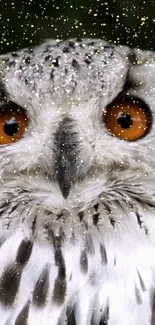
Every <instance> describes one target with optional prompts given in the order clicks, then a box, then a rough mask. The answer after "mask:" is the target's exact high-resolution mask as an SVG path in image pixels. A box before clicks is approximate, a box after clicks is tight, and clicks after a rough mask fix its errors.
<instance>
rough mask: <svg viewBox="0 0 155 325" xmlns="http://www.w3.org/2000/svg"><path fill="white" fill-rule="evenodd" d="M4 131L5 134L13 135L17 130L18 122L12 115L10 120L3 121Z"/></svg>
mask: <svg viewBox="0 0 155 325" xmlns="http://www.w3.org/2000/svg"><path fill="white" fill-rule="evenodd" d="M3 128H4V132H5V133H6V134H7V135H10V136H12V135H15V134H16V133H17V132H18V130H19V124H18V122H17V121H16V119H15V118H14V117H12V118H11V119H10V120H7V121H5V124H4V127H3Z"/></svg>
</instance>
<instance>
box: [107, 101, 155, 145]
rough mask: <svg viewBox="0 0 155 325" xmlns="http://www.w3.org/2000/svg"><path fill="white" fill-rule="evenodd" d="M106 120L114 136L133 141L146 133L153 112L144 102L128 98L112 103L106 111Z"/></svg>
mask: <svg viewBox="0 0 155 325" xmlns="http://www.w3.org/2000/svg"><path fill="white" fill-rule="evenodd" d="M104 122H105V125H106V127H107V129H108V130H109V131H110V132H111V133H112V135H113V136H116V137H118V138H120V139H123V140H128V141H133V140H138V139H140V138H142V137H144V136H145V135H146V133H147V132H148V130H149V128H150V125H151V114H150V112H149V110H148V108H147V107H145V105H144V103H143V104H142V103H140V102H139V101H136V100H128V99H127V100H123V101H117V102H115V103H113V104H112V105H110V106H109V107H108V108H107V110H106V111H105V112H104Z"/></svg>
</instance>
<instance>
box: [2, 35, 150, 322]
mask: <svg viewBox="0 0 155 325" xmlns="http://www.w3.org/2000/svg"><path fill="white" fill-rule="evenodd" d="M154 76H155V54H154V53H153V52H149V51H141V50H139V49H130V48H128V47H125V46H114V45H109V44H108V43H106V42H105V41H103V40H94V39H83V40H80V39H77V40H76V39H73V40H66V41H54V40H48V41H46V42H45V43H43V44H42V45H40V46H38V47H34V48H33V49H24V50H21V51H18V52H15V53H9V54H6V55H2V56H0V109H1V107H3V106H5V104H6V103H7V104H8V103H10V104H9V105H10V106H11V105H12V103H13V105H17V107H18V106H20V107H22V108H23V109H24V110H25V112H26V115H27V116H28V120H29V124H28V129H27V131H26V132H25V134H24V136H23V137H22V138H21V139H20V140H19V141H17V142H14V143H11V144H9V145H8V144H5V145H1V146H0V243H1V247H0V323H1V325H35V324H36V325H51V324H52V325H65V324H67V325H103V324H108V325H124V324H125V325H139V324H140V325H149V324H150V325H154V324H155V320H153V305H154V294H155V125H154V121H153V119H154V114H155V82H154ZM125 97H127V98H131V97H132V98H136V99H139V100H140V101H142V102H143V103H144V105H146V106H147V107H148V108H149V110H150V112H151V116H152V123H151V127H150V130H149V132H148V133H147V134H146V135H145V136H144V137H143V138H140V139H139V140H137V141H127V140H121V139H120V138H118V137H116V136H113V135H112V134H111V133H110V132H109V130H108V129H107V127H106V125H105V122H104V113H105V112H106V109H107V107H108V105H110V104H111V103H112V102H113V101H114V100H116V99H117V98H119V100H120V99H121V98H125ZM4 109H5V107H4Z"/></svg>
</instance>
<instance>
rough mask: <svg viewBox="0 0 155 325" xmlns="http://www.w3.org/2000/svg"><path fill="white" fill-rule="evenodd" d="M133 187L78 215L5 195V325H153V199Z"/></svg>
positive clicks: (1, 209) (1, 207)
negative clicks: (145, 196) (144, 196)
mask: <svg viewBox="0 0 155 325" xmlns="http://www.w3.org/2000/svg"><path fill="white" fill-rule="evenodd" d="M131 181H132V179H127V180H126V193H125V194H124V188H122V186H121V185H120V184H119V183H118V184H117V182H116V181H115V196H114V197H113V199H112V196H111V199H110V200H109V201H108V200H107V199H106V197H105V194H107V193H108V191H107V188H106V191H105V192H104V190H103V191H102V192H101V193H100V195H99V196H98V198H97V199H96V200H95V201H94V203H93V206H91V205H90V204H89V206H88V207H87V209H84V210H80V211H79V208H78V207H77V208H71V205H70V209H67V208H66V209H62V208H59V209H58V208H55V209H54V210H53V211H52V209H51V208H50V205H48V204H47V202H46V199H45V198H44V201H42V202H39V200H38V201H36V198H35V195H36V193H35V192H34V196H33V195H32V192H31V194H30V193H28V191H27V193H25V191H24V188H23V189H21V188H22V187H21V186H20V188H19V189H16V191H17V192H16V194H15V193H14V186H13V183H12V188H11V183H10V184H9V190H7V191H5V189H1V195H2V196H1V204H0V215H1V220H0V235H1V237H0V243H1V248H0V261H1V263H0V315H1V325H3V324H5V325H6V324H7V325H26V324H27V325H31V324H33V325H34V324H38V325H41V324H46V325H51V324H53V325H57V324H59V325H60V324H61V325H64V324H68V325H74V324H77V325H88V324H92V325H96V324H100V325H101V324H108V325H109V324H110V325H113V324H115V325H116V324H119V325H121V324H122V325H123V324H124V323H125V324H130V325H131V324H134V325H136V324H137V325H138V324H141V325H142V324H144V325H146V324H151V317H152V304H153V292H154V272H155V270H154V267H155V263H154V255H155V240H154V231H155V229H154V228H153V225H154V205H155V200H154V198H153V197H154V196H153V194H152V197H149V196H148V198H146V202H145V203H144V198H143V193H142V192H141V193H140V189H138V186H137V195H135V193H136V190H135V191H133V193H132V190H131V188H130V191H129V189H128V187H127V186H128V184H130V183H131ZM124 184H125V180H124ZM24 186H25V187H26V180H25V183H24V182H23V187H24ZM123 186H125V185H123ZM134 186H135V188H136V183H135V185H134ZM116 193H117V194H118V197H117V199H116ZM40 197H41V196H40ZM2 198H3V199H2ZM8 198H9V199H8ZM71 200H72V204H73V205H74V202H73V198H71ZM141 200H142V201H143V207H142V204H141ZM59 203H60V202H59ZM124 207H125V208H124ZM126 211H127V212H128V213H127V212H126ZM146 211H147V212H146ZM148 211H149V213H148ZM135 247H136V249H135Z"/></svg>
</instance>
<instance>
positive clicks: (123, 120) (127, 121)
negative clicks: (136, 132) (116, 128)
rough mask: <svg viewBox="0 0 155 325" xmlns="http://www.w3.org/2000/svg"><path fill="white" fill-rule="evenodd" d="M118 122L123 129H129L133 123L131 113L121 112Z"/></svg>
mask: <svg viewBox="0 0 155 325" xmlns="http://www.w3.org/2000/svg"><path fill="white" fill-rule="evenodd" d="M117 122H118V124H119V125H120V126H121V127H122V128H123V129H128V128H130V127H131V125H132V124H133V119H132V117H131V116H130V114H129V113H120V114H119V116H118V117H117Z"/></svg>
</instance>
